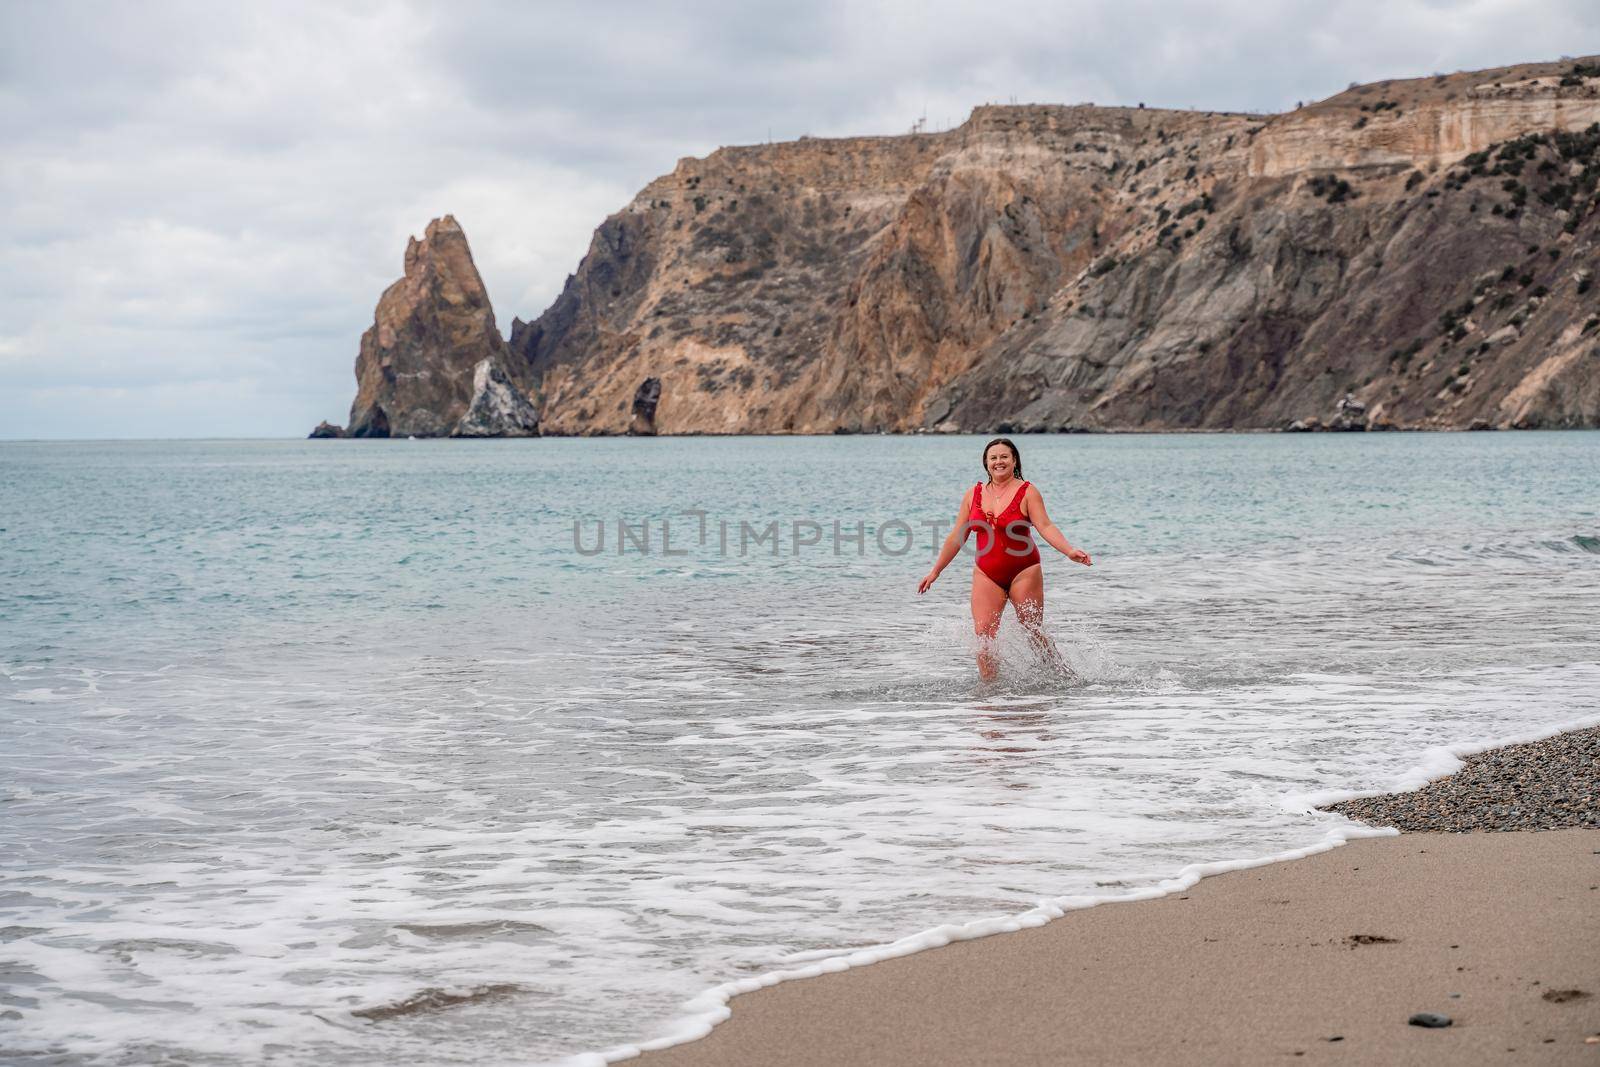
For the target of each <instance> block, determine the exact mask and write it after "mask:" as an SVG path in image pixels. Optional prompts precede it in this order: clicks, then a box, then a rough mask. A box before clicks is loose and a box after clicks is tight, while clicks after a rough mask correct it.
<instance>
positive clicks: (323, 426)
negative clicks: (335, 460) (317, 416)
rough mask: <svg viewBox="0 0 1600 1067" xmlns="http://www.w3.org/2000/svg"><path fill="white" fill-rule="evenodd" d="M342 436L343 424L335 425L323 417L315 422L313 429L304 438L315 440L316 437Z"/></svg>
mask: <svg viewBox="0 0 1600 1067" xmlns="http://www.w3.org/2000/svg"><path fill="white" fill-rule="evenodd" d="M343 436H344V427H343V426H335V425H334V424H333V423H331V422H329V421H327V420H326V419H324V420H323V421H321V422H319V423H317V428H316V429H315V430H312V431H311V432H310V433H309V434H307V435H306V439H307V440H316V439H317V438H321V437H343Z"/></svg>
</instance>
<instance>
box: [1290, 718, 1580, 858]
mask: <svg viewBox="0 0 1600 1067" xmlns="http://www.w3.org/2000/svg"><path fill="white" fill-rule="evenodd" d="M1463 762H1464V763H1465V764H1466V766H1464V767H1462V768H1461V770H1459V771H1457V772H1456V773H1454V774H1452V775H1449V776H1447V777H1444V778H1440V779H1439V780H1438V781H1435V782H1429V783H1428V784H1427V785H1425V786H1423V787H1422V788H1421V789H1414V790H1412V791H1411V792H1408V793H1388V794H1385V795H1383V796H1376V797H1365V798H1363V799H1360V800H1346V801H1343V802H1341V803H1338V804H1330V805H1328V806H1327V807H1325V808H1323V809H1322V810H1323V811H1334V812H1338V813H1339V814H1341V815H1345V816H1348V817H1349V818H1352V819H1358V820H1360V821H1361V822H1365V823H1371V824H1373V825H1377V826H1393V827H1395V828H1397V829H1399V830H1403V831H1434V832H1440V831H1442V832H1446V833H1464V832H1467V831H1473V830H1559V829H1566V828H1570V827H1587V828H1590V829H1600V726H1591V727H1588V728H1586V729H1582V730H1572V731H1569V732H1567V733H1562V734H1556V735H1555V736H1554V737H1547V738H1545V739H1544V740H1542V741H1530V742H1527V743H1525V744H1520V745H1507V746H1506V747H1504V748H1495V749H1490V750H1489V751H1487V752H1480V753H1478V754H1477V755H1475V756H1466V757H1464V758H1463Z"/></svg>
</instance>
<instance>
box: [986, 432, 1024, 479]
mask: <svg viewBox="0 0 1600 1067" xmlns="http://www.w3.org/2000/svg"><path fill="white" fill-rule="evenodd" d="M995 445H1005V446H1006V447H1007V448H1009V449H1011V459H1012V462H1013V464H1014V465H1015V467H1016V475H1017V477H1018V478H1020V477H1022V451H1021V450H1020V449H1018V448H1017V445H1016V442H1015V441H1013V440H1011V438H1009V437H996V438H995V439H994V440H993V441H990V442H989V443H988V444H986V445H984V446H983V473H985V474H988V473H989V449H991V448H993V447H994V446H995ZM989 480H990V481H994V479H993V478H992V477H991V478H990V479H989Z"/></svg>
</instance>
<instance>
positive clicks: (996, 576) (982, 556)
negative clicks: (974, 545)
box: [917, 437, 1092, 681]
mask: <svg viewBox="0 0 1600 1067" xmlns="http://www.w3.org/2000/svg"><path fill="white" fill-rule="evenodd" d="M983 466H984V469H985V470H987V471H988V472H989V482H988V484H987V485H985V484H984V483H983V482H979V483H978V484H977V485H975V486H973V487H972V488H971V489H969V490H967V492H966V494H965V495H964V496H963V497H962V498H961V508H960V510H959V511H957V512H956V528H955V529H954V530H952V531H951V532H950V535H949V536H948V537H946V538H945V539H944V546H943V547H942V548H940V549H939V558H938V560H936V561H935V562H934V564H933V570H931V571H929V572H928V574H927V576H926V577H925V578H923V579H922V581H921V582H920V583H918V585H917V592H918V593H919V594H921V593H925V592H927V591H928V587H929V586H931V585H932V584H933V583H934V580H935V579H937V578H938V577H939V572H940V571H942V570H944V569H945V567H946V566H948V565H949V563H950V561H951V560H953V559H955V558H956V553H958V552H960V551H961V546H962V545H963V544H964V543H965V542H966V540H967V536H968V535H969V534H971V533H972V531H973V530H977V531H978V561H977V566H976V567H974V568H973V569H972V627H973V629H974V631H976V633H977V635H978V638H979V644H978V673H979V674H981V675H982V676H983V678H984V680H985V681H989V680H992V679H993V678H994V676H995V674H996V673H997V667H996V665H995V657H994V652H993V648H992V642H993V641H994V635H995V634H996V633H998V632H999V630H1000V618H1001V616H1002V615H1003V614H1004V613H1005V610H1006V601H1007V600H1010V601H1011V604H1012V606H1013V607H1014V608H1015V609H1016V612H1017V621H1018V622H1020V623H1021V624H1022V628H1023V630H1025V631H1026V632H1027V634H1028V639H1029V640H1030V641H1031V642H1033V645H1034V647H1035V648H1037V649H1038V650H1039V651H1040V652H1041V653H1043V654H1044V655H1046V656H1048V657H1050V658H1051V659H1052V660H1053V661H1055V662H1057V663H1059V662H1060V655H1059V653H1057V652H1056V650H1055V646H1054V645H1052V644H1051V643H1050V639H1049V638H1048V637H1046V636H1045V634H1044V630H1043V629H1042V626H1043V625H1044V568H1043V567H1042V566H1040V564H1039V546H1038V545H1036V544H1034V543H1033V538H1032V537H1031V536H1030V535H1029V533H1028V527H1029V526H1033V527H1034V528H1035V529H1037V530H1038V531H1039V536H1040V537H1042V538H1044V539H1045V542H1046V543H1047V544H1049V545H1050V546H1051V547H1052V548H1054V549H1056V551H1058V552H1060V553H1061V554H1062V555H1064V556H1066V557H1067V558H1068V559H1070V560H1072V561H1073V562H1074V563H1081V564H1083V565H1084V566H1085V567H1087V566H1089V565H1090V564H1091V563H1092V561H1091V560H1090V559H1089V553H1087V552H1085V551H1084V550H1083V549H1081V548H1074V547H1072V546H1071V545H1069V544H1068V543H1067V539H1066V537H1065V536H1064V535H1063V534H1062V533H1061V531H1060V530H1058V529H1056V525H1055V523H1053V522H1051V521H1050V516H1049V515H1048V514H1046V512H1045V510H1044V498H1043V497H1041V496H1040V495H1039V490H1037V489H1035V488H1034V487H1033V485H1032V484H1031V483H1029V482H1025V481H1022V480H1021V479H1022V454H1021V453H1020V452H1018V451H1017V446H1016V445H1014V444H1012V443H1011V441H1010V440H1009V439H1008V438H1005V437H996V438H995V439H994V440H993V441H990V442H989V443H988V444H987V445H984V446H983Z"/></svg>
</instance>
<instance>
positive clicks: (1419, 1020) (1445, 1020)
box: [1406, 1011, 1451, 1030]
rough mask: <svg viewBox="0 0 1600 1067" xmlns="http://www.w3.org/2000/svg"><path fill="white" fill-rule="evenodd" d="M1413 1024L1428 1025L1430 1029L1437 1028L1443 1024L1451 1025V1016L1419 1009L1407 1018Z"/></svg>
mask: <svg viewBox="0 0 1600 1067" xmlns="http://www.w3.org/2000/svg"><path fill="white" fill-rule="evenodd" d="M1406 1021H1407V1022H1409V1023H1410V1024H1411V1025H1412V1026H1426V1027H1427V1028H1428V1029H1430V1030H1437V1029H1438V1028H1439V1027H1441V1026H1449V1025H1450V1023H1451V1019H1450V1016H1448V1015H1440V1014H1439V1013H1438V1012H1436V1011H1419V1012H1417V1013H1416V1014H1415V1015H1413V1016H1412V1017H1411V1018H1410V1019H1408V1020H1406Z"/></svg>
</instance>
